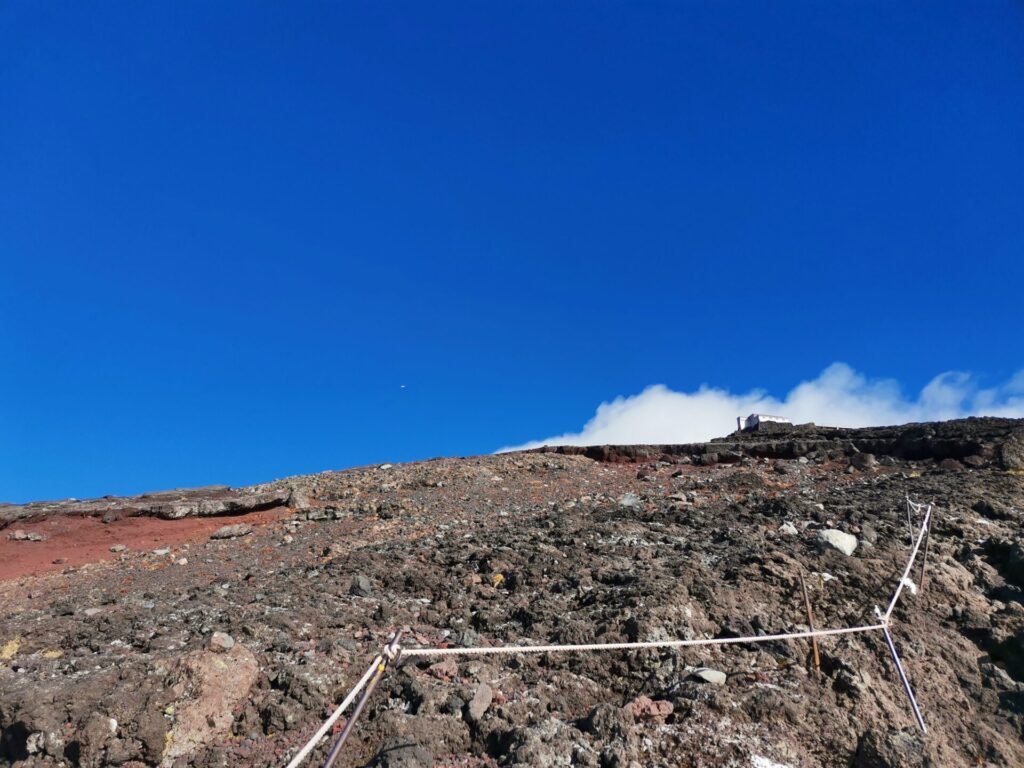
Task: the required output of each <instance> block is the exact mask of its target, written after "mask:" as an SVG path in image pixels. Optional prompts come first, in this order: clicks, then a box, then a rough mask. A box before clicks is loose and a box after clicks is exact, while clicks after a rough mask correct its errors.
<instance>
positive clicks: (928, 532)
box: [918, 518, 932, 592]
mask: <svg viewBox="0 0 1024 768" xmlns="http://www.w3.org/2000/svg"><path fill="white" fill-rule="evenodd" d="M931 540H932V521H931V518H928V525H927V527H926V528H925V534H924V550H923V551H922V552H921V578H920V579H918V581H919V582H920V584H919V585H918V586H919V587H920V588H921V591H922V592H923V591H924V567H925V564H926V563H927V562H928V542H929V541H931Z"/></svg>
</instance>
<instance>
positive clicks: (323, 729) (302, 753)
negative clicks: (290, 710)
mask: <svg viewBox="0 0 1024 768" xmlns="http://www.w3.org/2000/svg"><path fill="white" fill-rule="evenodd" d="M383 660H384V657H383V655H381V654H379V653H378V654H377V656H376V657H375V658H374V660H373V662H372V663H371V664H370V668H369V669H367V670H366V674H364V675H363V676H362V678H360V680H359V682H358V683H356V686H355V688H353V689H352V691H351V692H350V693H349V695H348V696H346V697H345V700H344V701H342V702H341V704H339V705H338V706H337V708H336V709H335V710H334V712H333V713H331V716H330V717H328V718H327V720H326V721H324V724H323V725H321V726H320V730H318V731H317V732H316V733H314V734H313V738H311V739H310V740H309V741H307V742H306V744H305V746H304V747H303V748H302V749H300V750H299V751H298V753H297V754H296V755H295V757H293V758H292V760H291V762H290V763H288V765H287V768H298V766H300V765H301V764H302V761H303V760H305V759H306V756H307V755H309V753H310V752H312V751H313V748H314V747H316V745H317V744H319V743H320V739H322V738H323V737H324V736H326V735H327V732H328V731H329V730H331V728H333V727H334V724H335V723H336V722H338V718H339V717H341V715H342V713H344V711H345V710H346V709H348V707H349V705H350V704H351V703H352V702H353V701H355V698H356V696H357V695H359V692H360V691H361V690H363V688H364V686H365V685H366V684H367V683H368V682H370V678H371V677H373V674H374V672H376V671H377V668H378V667H379V666H380V664H381V662H383Z"/></svg>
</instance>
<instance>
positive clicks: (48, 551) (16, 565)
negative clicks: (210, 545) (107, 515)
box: [0, 507, 291, 581]
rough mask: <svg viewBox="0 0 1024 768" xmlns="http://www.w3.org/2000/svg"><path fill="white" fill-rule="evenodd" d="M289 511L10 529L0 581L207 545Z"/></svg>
mask: <svg viewBox="0 0 1024 768" xmlns="http://www.w3.org/2000/svg"><path fill="white" fill-rule="evenodd" d="M290 512H291V511H290V510H289V509H288V508H287V507H275V508H274V509H266V510H262V511H259V512H250V513H248V514H245V515H230V516H228V515H220V516H217V517H186V518H182V519H180V520H161V519H160V518H156V517H126V518H122V519H120V520H115V521H114V522H111V523H103V522H101V521H100V519H99V518H96V517H72V516H62V515H58V516H54V517H51V518H48V519H46V520H41V521H39V522H35V523H21V524H18V525H14V526H11V527H10V528H7V529H6V530H5V531H4V533H5V534H7V535H5V536H0V581H6V580H9V579H16V578H19V577H21V576H35V575H38V574H43V573H50V572H53V571H60V570H63V569H64V568H68V567H74V566H81V565H85V564H86V563H98V562H104V561H114V560H117V559H118V556H119V553H116V552H111V551H110V548H111V547H112V546H114V545H115V544H124V545H125V546H126V547H127V548H128V549H127V550H125V551H131V550H135V551H148V550H152V549H158V548H160V547H165V546H173V545H176V544H182V543H184V542H195V541H205V540H206V539H208V538H209V537H210V534H211V533H213V532H214V531H216V530H217V529H218V528H220V527H221V526H224V525H228V524H230V523H248V524H249V525H265V524H267V523H271V522H274V521H276V520H281V519H282V518H285V517H287V516H288V515H289V514H290ZM15 530H22V531H25V532H26V533H40V534H42V535H43V536H44V537H45V540H44V541H26V540H21V541H17V540H14V539H11V538H9V536H10V534H12V533H13V531H15Z"/></svg>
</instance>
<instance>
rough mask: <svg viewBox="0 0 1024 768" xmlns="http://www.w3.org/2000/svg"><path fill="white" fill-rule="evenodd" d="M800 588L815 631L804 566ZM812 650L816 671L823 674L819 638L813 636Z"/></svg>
mask: <svg viewBox="0 0 1024 768" xmlns="http://www.w3.org/2000/svg"><path fill="white" fill-rule="evenodd" d="M800 588H801V589H802V590H803V592H804V607H805V608H806V609H807V628H808V629H810V630H811V632H813V631H814V615H813V614H812V613H811V598H810V597H809V596H808V594H807V584H806V582H805V581H804V571H803V568H801V569H800ZM811 650H812V651H813V652H814V671H815V672H816V673H818V674H819V675H820V674H821V656H819V655H818V638H817V637H814V636H812V637H811Z"/></svg>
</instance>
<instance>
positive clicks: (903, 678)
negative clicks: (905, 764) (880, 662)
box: [882, 624, 928, 733]
mask: <svg viewBox="0 0 1024 768" xmlns="http://www.w3.org/2000/svg"><path fill="white" fill-rule="evenodd" d="M882 634H883V635H885V643H886V645H888V646H889V653H890V654H892V663H893V664H895V665H896V672H897V674H899V676H900V682H901V683H903V690H904V691H906V694H907V698H908V699H909V700H910V709H911V710H912V711H913V713H914V719H915V720H917V727H918V728H920V729H921V733H928V727H927V726H926V725H925V724H924V715H922V714H921V708H920V707H918V706H917V699H916V698H914V689H913V688H911V687H910V680H909V679H907V673H906V672H905V671H904V670H903V663H902V662H901V661H900V657H899V654H898V653H896V645H895V644H894V643H893V641H892V635H890V634H889V627H888V626H886V625H885V624H883V625H882Z"/></svg>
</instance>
